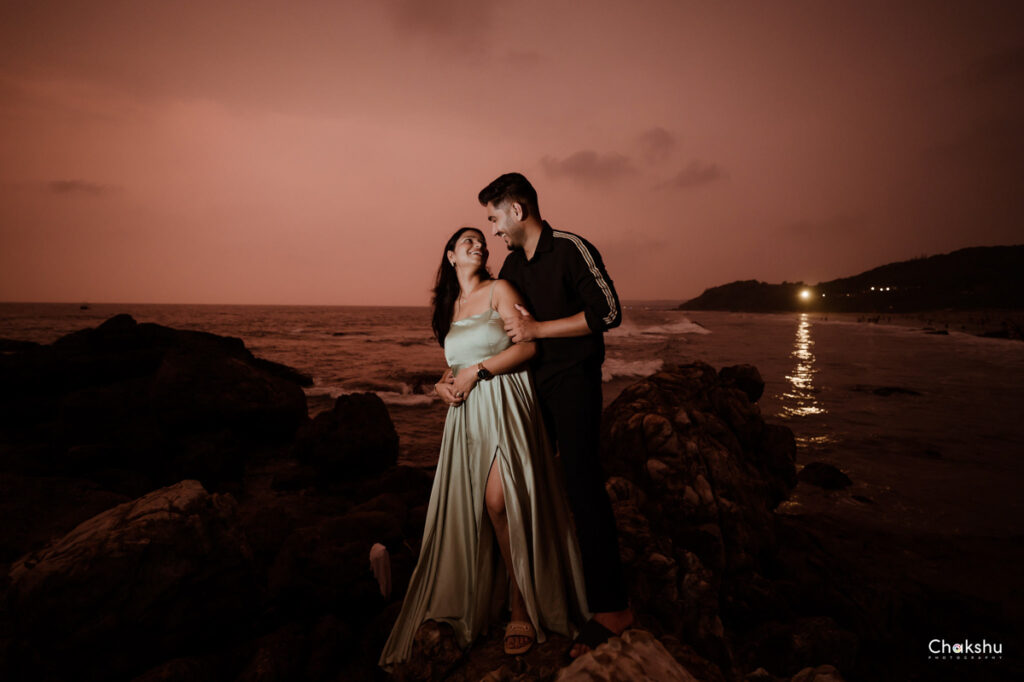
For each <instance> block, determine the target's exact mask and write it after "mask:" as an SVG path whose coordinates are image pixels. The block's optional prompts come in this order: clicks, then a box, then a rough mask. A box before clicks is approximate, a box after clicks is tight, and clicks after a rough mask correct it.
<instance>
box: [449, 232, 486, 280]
mask: <svg viewBox="0 0 1024 682" xmlns="http://www.w3.org/2000/svg"><path fill="white" fill-rule="evenodd" d="M487 255H488V252H487V241H486V240H485V239H484V235H483V233H482V232H478V231H477V230H466V231H465V232H463V233H462V234H460V235H459V236H458V238H457V239H456V240H455V248H454V249H453V250H451V251H449V252H448V260H449V262H451V261H454V265H455V267H456V268H458V267H459V266H468V267H470V268H471V269H473V270H476V269H477V268H479V267H480V266H482V265H484V264H485V263H487Z"/></svg>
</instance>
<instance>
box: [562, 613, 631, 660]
mask: <svg viewBox="0 0 1024 682" xmlns="http://www.w3.org/2000/svg"><path fill="white" fill-rule="evenodd" d="M612 637H618V635H617V634H615V633H614V632H612V631H611V630H609V629H608V628H606V627H605V626H603V625H601V624H600V623H598V622H597V621H596V620H594V619H593V618H591V619H590V620H588V621H587V622H586V623H584V625H583V628H582V629H581V630H580V634H578V635H577V636H576V639H574V640H573V641H572V646H570V647H569V651H567V652H565V656H566V658H568V659H569V660H570V661H575V660H576V659H575V658H572V654H571V652H572V649H573V647H575V646H576V645H577V644H582V645H583V646H588V647H590V650H591V651H593V650H594V649H596V648H597V647H599V646H601V645H602V644H604V643H605V642H607V641H608V640H609V639H611V638H612ZM580 655H581V656H582V654H580ZM577 658H579V657H578V656H577Z"/></svg>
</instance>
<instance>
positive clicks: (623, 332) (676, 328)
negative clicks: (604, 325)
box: [608, 318, 711, 339]
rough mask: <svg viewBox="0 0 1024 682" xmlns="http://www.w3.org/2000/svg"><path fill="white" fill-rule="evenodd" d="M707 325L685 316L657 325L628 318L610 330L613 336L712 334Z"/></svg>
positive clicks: (609, 333) (609, 334) (610, 334)
mask: <svg viewBox="0 0 1024 682" xmlns="http://www.w3.org/2000/svg"><path fill="white" fill-rule="evenodd" d="M710 333H711V330H710V329H708V328H707V327H705V326H703V325H701V324H698V323H697V322H693V321H691V320H688V319H686V318H683V319H681V320H679V321H676V322H669V323H666V324H655V325H638V324H632V323H630V322H629V321H628V320H627V321H625V322H623V323H622V326H620V327H617V328H615V329H613V330H611V331H610V332H608V336H610V337H611V338H613V339H615V338H635V337H640V336H675V335H678V334H710Z"/></svg>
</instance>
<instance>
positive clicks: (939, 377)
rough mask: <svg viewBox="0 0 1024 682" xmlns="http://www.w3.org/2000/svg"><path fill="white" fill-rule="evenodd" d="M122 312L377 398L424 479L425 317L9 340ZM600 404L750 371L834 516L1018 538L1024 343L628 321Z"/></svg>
mask: <svg viewBox="0 0 1024 682" xmlns="http://www.w3.org/2000/svg"><path fill="white" fill-rule="evenodd" d="M119 313H128V314H130V315H131V316H132V317H134V318H135V319H136V320H137V321H138V322H155V323H158V324H162V325H167V326H170V327H175V328H179V329H195V330H201V331H207V332H213V333H215V334H221V335H227V336H234V337H239V338H241V339H242V340H243V341H244V342H245V344H246V346H247V347H248V348H249V349H250V350H251V351H252V352H253V353H254V354H256V355H258V356H260V357H264V358H267V359H270V360H274V361H276V362H281V363H284V364H286V365H289V366H291V367H294V368H295V369H297V370H299V371H301V372H303V373H306V374H308V375H310V376H312V377H313V382H314V383H313V386H312V387H310V388H307V389H305V390H306V395H307V398H308V405H309V411H310V414H311V415H315V414H316V413H318V412H320V411H322V410H325V409H328V408H330V407H331V405H332V404H333V402H334V399H335V398H337V397H338V396H339V395H342V394H346V393H353V392H362V391H372V392H374V393H376V394H377V395H379V396H380V397H381V398H382V400H383V401H384V403H385V404H386V405H387V406H388V409H389V412H390V413H391V416H392V419H393V421H394V422H395V427H396V429H397V431H398V434H399V438H400V461H401V462H403V463H405V464H409V465H412V466H418V467H424V468H429V467H432V466H433V465H434V464H435V462H436V458H437V448H438V445H439V443H440V439H441V430H442V427H443V422H444V418H445V414H446V411H447V409H448V408H446V407H445V406H444V405H443V404H442V403H441V402H440V401H439V400H438V399H437V398H436V397H435V396H433V395H431V391H432V387H433V383H434V382H435V381H436V380H437V378H438V377H439V376H440V374H441V372H442V371H443V369H444V356H443V353H442V350H441V348H440V346H439V345H438V343H437V341H435V340H434V339H433V338H432V336H431V331H430V311H429V310H428V309H427V308H426V307H359V306H331V307H325V306H258V305H163V304H160V305H158V304H91V305H88V306H87V307H83V306H80V305H79V304H57V303H52V304H51V303H47V304H40V303H2V304H0V338H7V339H20V340H29V341H36V342H39V343H50V342H52V341H54V340H56V339H57V338H59V337H60V336H62V335H64V334H67V333H69V332H72V331H76V330H79V329H82V328H86V327H95V326H97V325H99V324H101V323H102V322H103V321H104V320H106V319H108V318H110V317H112V316H113V315H116V314H119ZM605 339H606V343H607V358H606V360H605V363H604V380H605V383H604V400H605V403H606V404H607V403H609V402H611V401H612V400H613V399H614V398H615V397H616V396H617V395H618V394H619V393H620V392H621V391H622V389H623V388H624V387H626V386H628V385H630V384H631V383H633V382H635V381H639V380H641V379H642V378H643V377H645V376H648V375H650V374H652V373H654V372H656V371H658V370H659V369H661V368H662V367H664V366H666V365H671V364H678V363H686V362H694V361H702V362H706V363H709V364H710V365H712V366H713V367H715V368H716V369H718V368H721V367H723V366H728V365H737V364H751V365H754V366H756V367H757V368H758V370H759V371H760V373H761V376H762V377H763V378H764V381H765V392H764V396H763V397H762V398H761V400H760V402H759V405H760V409H761V412H762V415H763V416H764V418H765V419H766V420H767V421H769V422H773V423H778V424H783V425H785V426H788V427H789V428H790V429H792V430H793V432H794V435H795V437H796V441H797V464H798V466H802V465H804V464H807V463H808V462H811V461H823V462H827V463H829V464H832V465H834V466H837V467H839V468H840V469H841V470H842V471H844V472H845V473H846V474H847V475H848V476H849V477H850V478H851V479H852V480H853V486H852V487H851V488H850V489H848V490H846V491H842V492H837V493H835V496H836V497H835V498H834V499H831V501H830V504H833V505H848V506H849V509H848V510H847V511H848V512H849V513H850V514H855V515H860V516H861V517H863V519H866V520H871V519H875V518H877V519H878V521H879V523H882V524H884V525H887V526H892V525H893V524H896V525H899V526H902V527H905V528H907V529H913V530H918V531H921V532H928V533H940V534H941V533H947V534H953V535H957V534H967V535H970V536H973V537H992V538H1003V539H1013V540H1014V541H1015V542H1020V541H1021V538H1022V537H1024V534H1022V526H1021V522H1022V520H1024V504H1022V501H1021V500H1022V496H1021V495H1020V490H1021V484H1022V483H1024V476H1022V474H1024V409H1022V406H1024V343H1021V342H1020V341H1014V340H1006V339H994V338H982V337H978V336H972V335H970V334H966V333H960V332H957V331H948V333H935V330H929V329H925V328H922V327H920V326H914V325H912V324H910V325H885V324H874V323H871V322H867V321H865V320H864V319H863V318H858V317H856V316H854V315H845V316H842V315H825V314H818V313H789V314H753V313H728V312H699V313H697V312H686V311H680V310H677V309H675V307H674V305H673V304H671V303H667V302H632V303H625V304H624V306H623V321H622V324H621V326H619V327H618V328H616V329H614V330H612V331H610V332H608V333H607V334H606V336H605Z"/></svg>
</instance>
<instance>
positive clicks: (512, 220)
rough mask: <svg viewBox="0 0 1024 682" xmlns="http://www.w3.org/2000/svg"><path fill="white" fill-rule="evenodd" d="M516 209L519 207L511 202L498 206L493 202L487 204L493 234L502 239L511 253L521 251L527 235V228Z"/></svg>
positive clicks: (488, 218)
mask: <svg viewBox="0 0 1024 682" xmlns="http://www.w3.org/2000/svg"><path fill="white" fill-rule="evenodd" d="M515 208H517V205H516V204H513V203H512V202H511V201H505V202H502V203H501V204H499V205H497V206H495V205H494V203H493V202H488V203H487V220H488V222H490V223H491V234H493V235H494V236H495V237H501V238H502V239H503V240H504V241H505V245H506V246H508V250H509V251H511V250H512V249H521V248H522V247H523V239H524V237H525V235H526V228H525V227H524V226H523V222H522V221H521V220H519V218H518V217H517V216H516V212H515Z"/></svg>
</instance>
